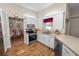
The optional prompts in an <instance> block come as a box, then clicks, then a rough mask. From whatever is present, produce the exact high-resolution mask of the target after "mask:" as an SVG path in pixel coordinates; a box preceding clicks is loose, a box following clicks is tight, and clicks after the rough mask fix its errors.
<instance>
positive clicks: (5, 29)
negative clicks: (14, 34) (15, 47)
mask: <svg viewBox="0 0 79 59" xmlns="http://www.w3.org/2000/svg"><path fill="white" fill-rule="evenodd" d="M0 16H1V22H2V33H3V42H4V50H5V52H6V50H7V48H10V47H11V42H10V29H9V20H8V16H7V15H6V14H5V13H4V12H3V11H0Z"/></svg>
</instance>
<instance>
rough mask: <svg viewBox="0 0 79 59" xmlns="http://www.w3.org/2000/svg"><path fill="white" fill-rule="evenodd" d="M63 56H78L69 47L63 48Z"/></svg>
mask: <svg viewBox="0 0 79 59" xmlns="http://www.w3.org/2000/svg"><path fill="white" fill-rule="evenodd" d="M62 56H76V55H75V53H74V52H72V51H71V50H70V49H69V48H68V47H66V46H65V45H63V47H62Z"/></svg>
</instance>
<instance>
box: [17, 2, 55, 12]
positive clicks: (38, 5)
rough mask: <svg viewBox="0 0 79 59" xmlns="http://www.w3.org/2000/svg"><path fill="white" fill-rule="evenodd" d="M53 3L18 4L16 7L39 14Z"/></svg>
mask: <svg viewBox="0 0 79 59" xmlns="http://www.w3.org/2000/svg"><path fill="white" fill-rule="evenodd" d="M53 4H54V3H19V4H17V5H19V6H22V7H24V8H28V9H31V10H33V11H35V12H40V11H41V10H43V9H45V8H47V7H49V6H51V5H53Z"/></svg>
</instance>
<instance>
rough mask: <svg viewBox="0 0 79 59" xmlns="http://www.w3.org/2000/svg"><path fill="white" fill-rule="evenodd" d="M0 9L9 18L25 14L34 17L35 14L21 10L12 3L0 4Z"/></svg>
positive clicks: (27, 10)
mask: <svg viewBox="0 0 79 59" xmlns="http://www.w3.org/2000/svg"><path fill="white" fill-rule="evenodd" d="M0 9H3V10H4V12H5V13H6V14H7V15H9V16H14V14H15V15H16V16H19V17H22V16H23V15H25V14H26V15H32V16H36V13H35V12H34V11H32V10H29V9H27V8H23V7H21V6H18V5H16V4H13V3H0Z"/></svg>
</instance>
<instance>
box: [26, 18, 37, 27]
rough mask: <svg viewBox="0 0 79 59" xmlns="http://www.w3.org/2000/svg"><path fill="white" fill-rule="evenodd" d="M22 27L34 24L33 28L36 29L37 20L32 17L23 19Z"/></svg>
mask: <svg viewBox="0 0 79 59" xmlns="http://www.w3.org/2000/svg"><path fill="white" fill-rule="evenodd" d="M24 23H25V24H24V25H25V26H26V25H27V24H35V27H36V28H38V20H37V19H36V18H33V17H24Z"/></svg>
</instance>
